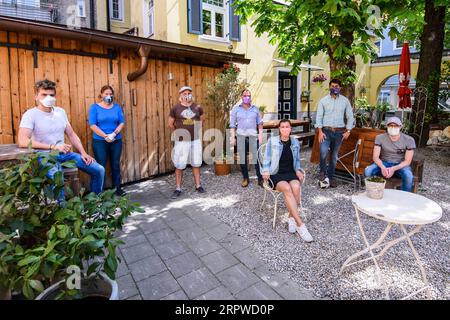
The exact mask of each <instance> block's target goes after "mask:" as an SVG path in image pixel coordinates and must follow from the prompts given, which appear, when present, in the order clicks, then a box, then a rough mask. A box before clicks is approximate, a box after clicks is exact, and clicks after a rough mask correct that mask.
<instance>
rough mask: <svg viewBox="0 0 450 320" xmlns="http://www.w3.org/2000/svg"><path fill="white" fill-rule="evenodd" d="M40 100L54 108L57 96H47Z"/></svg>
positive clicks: (48, 106)
mask: <svg viewBox="0 0 450 320" xmlns="http://www.w3.org/2000/svg"><path fill="white" fill-rule="evenodd" d="M39 101H40V102H41V103H42V104H43V105H44V106H46V107H47V108H53V107H54V106H55V104H56V98H55V97H52V96H46V97H45V98H44V99H41V100H39Z"/></svg>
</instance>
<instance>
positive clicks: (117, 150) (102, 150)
mask: <svg viewBox="0 0 450 320" xmlns="http://www.w3.org/2000/svg"><path fill="white" fill-rule="evenodd" d="M92 149H93V150H94V157H95V160H97V162H98V163H99V164H101V165H102V166H103V167H104V168H106V162H107V161H108V158H109V163H110V166H111V175H112V183H113V188H116V189H120V182H121V177H120V156H121V154H122V139H118V140H115V141H114V142H111V143H109V142H106V141H105V140H98V139H92Z"/></svg>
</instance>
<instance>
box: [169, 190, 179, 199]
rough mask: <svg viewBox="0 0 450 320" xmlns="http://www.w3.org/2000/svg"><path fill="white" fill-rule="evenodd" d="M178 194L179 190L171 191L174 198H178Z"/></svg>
mask: <svg viewBox="0 0 450 320" xmlns="http://www.w3.org/2000/svg"><path fill="white" fill-rule="evenodd" d="M179 196H181V190H175V191H174V192H173V193H172V197H171V198H172V199H176V198H178V197H179Z"/></svg>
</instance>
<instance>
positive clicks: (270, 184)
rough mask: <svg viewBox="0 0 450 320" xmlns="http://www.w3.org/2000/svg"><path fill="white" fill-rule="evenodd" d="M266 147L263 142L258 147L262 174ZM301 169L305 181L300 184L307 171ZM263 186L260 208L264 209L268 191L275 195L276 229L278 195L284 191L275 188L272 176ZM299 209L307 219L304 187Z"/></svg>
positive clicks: (274, 215)
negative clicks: (304, 213)
mask: <svg viewBox="0 0 450 320" xmlns="http://www.w3.org/2000/svg"><path fill="white" fill-rule="evenodd" d="M266 147H267V143H263V144H262V145H261V146H260V147H259V149H258V161H259V165H260V169H261V174H262V167H261V165H262V164H263V163H264V160H265V159H264V156H265V154H266ZM300 170H301V171H302V172H303V181H300V184H301V185H303V184H304V183H305V180H306V173H305V170H303V169H300ZM263 188H264V199H263V202H262V203H261V207H260V208H259V210H260V211H262V209H263V207H264V203H265V202H266V197H267V193H270V194H271V195H272V196H273V199H274V201H275V204H274V208H273V224H272V228H273V229H275V222H276V220H277V209H278V197H279V196H280V195H282V194H283V193H282V192H280V191H278V190H275V189H274V188H273V181H272V179H270V178H269V180H267V181H264V183H263ZM299 211H300V212H299V214H300V218H302V219H304V220H306V217H305V216H302V213H303V211H304V210H303V206H302V188H300V204H299Z"/></svg>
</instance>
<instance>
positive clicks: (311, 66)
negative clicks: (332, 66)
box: [272, 59, 324, 71]
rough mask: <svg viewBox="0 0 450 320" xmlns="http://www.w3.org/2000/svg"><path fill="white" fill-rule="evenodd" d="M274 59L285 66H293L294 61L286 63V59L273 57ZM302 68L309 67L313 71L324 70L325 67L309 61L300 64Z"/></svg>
mask: <svg viewBox="0 0 450 320" xmlns="http://www.w3.org/2000/svg"><path fill="white" fill-rule="evenodd" d="M272 60H273V61H275V62H277V63H280V64H282V66H283V67H292V63H290V64H288V65H287V64H286V61H284V60H280V59H272ZM276 67H281V66H276ZM299 68H300V69H307V70H311V71H322V70H324V68H322V67H318V66H313V65H312V64H307V63H302V64H300V66H299Z"/></svg>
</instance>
